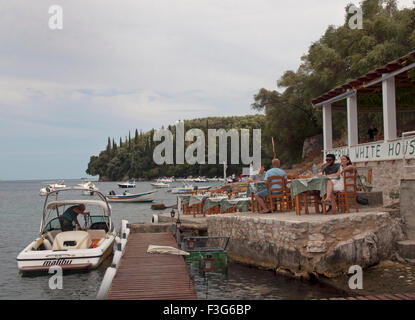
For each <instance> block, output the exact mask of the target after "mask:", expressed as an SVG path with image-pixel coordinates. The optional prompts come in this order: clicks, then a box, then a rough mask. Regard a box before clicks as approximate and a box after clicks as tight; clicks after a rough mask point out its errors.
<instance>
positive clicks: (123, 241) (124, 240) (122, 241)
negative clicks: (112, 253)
mask: <svg viewBox="0 0 415 320" xmlns="http://www.w3.org/2000/svg"><path fill="white" fill-rule="evenodd" d="M126 244H127V239H121V251H122V254H123V255H124V252H125V246H126Z"/></svg>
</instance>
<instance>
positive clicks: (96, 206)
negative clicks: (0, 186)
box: [17, 187, 116, 272]
mask: <svg viewBox="0 0 415 320" xmlns="http://www.w3.org/2000/svg"><path fill="white" fill-rule="evenodd" d="M83 190H84V189H81V188H76V187H73V188H64V189H60V190H55V191H52V192H49V193H48V194H47V195H46V199H45V204H44V206H43V213H42V219H41V224H40V233H39V236H38V237H37V238H36V239H35V240H34V241H32V242H31V243H30V244H29V245H28V246H27V247H26V248H24V249H23V250H22V251H21V252H20V253H19V255H18V256H17V266H18V269H19V271H21V272H33V271H48V270H49V268H50V267H51V266H55V265H57V266H60V267H62V269H64V270H88V269H94V268H96V267H98V266H99V265H100V264H101V262H102V261H103V260H104V259H105V258H106V257H108V256H109V255H110V254H111V252H112V249H113V244H114V241H115V238H116V233H115V231H114V226H113V224H112V221H111V206H110V204H109V203H108V201H107V200H106V198H105V196H104V195H103V194H101V193H100V192H99V191H95V195H96V196H97V197H98V199H97V200H59V196H60V195H61V194H62V193H64V195H62V198H63V197H64V196H65V199H67V198H68V194H70V193H71V191H74V192H76V193H77V194H79V191H83ZM80 204H84V205H85V206H86V208H87V210H86V211H87V212H90V213H88V214H87V215H86V216H84V219H83V220H84V221H81V220H82V219H80V217H81V215H79V216H78V219H79V220H78V221H79V223H80V224H81V226H82V230H78V229H76V228H75V224H74V223H72V227H71V226H69V228H68V227H67V226H66V227H62V225H63V224H61V223H63V222H64V220H65V217H63V212H64V211H65V210H66V209H67V208H68V207H70V206H74V205H80Z"/></svg>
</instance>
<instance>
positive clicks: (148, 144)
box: [86, 115, 271, 181]
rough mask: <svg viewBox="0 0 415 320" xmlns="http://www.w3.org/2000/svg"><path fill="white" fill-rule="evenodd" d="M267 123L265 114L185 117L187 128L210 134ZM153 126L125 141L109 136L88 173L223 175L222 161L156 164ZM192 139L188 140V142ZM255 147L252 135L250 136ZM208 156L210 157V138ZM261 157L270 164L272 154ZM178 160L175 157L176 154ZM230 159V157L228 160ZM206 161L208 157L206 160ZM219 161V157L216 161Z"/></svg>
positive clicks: (235, 168) (113, 176)
mask: <svg viewBox="0 0 415 320" xmlns="http://www.w3.org/2000/svg"><path fill="white" fill-rule="evenodd" d="M264 126H265V117H264V116H263V115H253V116H241V117H209V118H199V119H194V120H185V121H184V129H185V132H187V131H188V130H190V129H193V128H197V129H201V130H202V131H203V132H204V134H205V139H206V140H207V137H208V129H225V130H227V131H228V130H229V129H250V134H251V135H252V129H261V130H263V129H264ZM166 129H169V130H170V131H171V132H172V134H173V139H174V144H173V145H174V146H175V141H176V140H175V139H176V126H175V125H174V124H171V125H169V127H168V128H166ZM153 136H154V129H153V130H150V131H148V132H146V133H143V132H141V131H140V132H139V131H138V130H135V134H134V136H131V134H129V136H128V137H125V139H124V141H123V139H121V138H120V140H119V143H118V144H117V142H116V141H115V139H114V138H110V137H108V142H107V148H106V150H104V151H101V152H100V154H99V155H98V156H92V157H91V159H90V161H89V164H88V169H87V170H86V173H87V174H89V175H93V176H95V175H99V176H100V179H101V180H112V181H115V180H122V179H126V178H141V179H151V178H157V177H159V176H175V177H187V176H207V177H214V176H217V177H221V176H223V165H220V164H216V165H213V164H194V165H190V164H187V163H185V164H172V165H166V164H164V165H157V164H156V163H154V160H153V152H154V148H155V147H156V146H157V145H158V144H160V142H155V141H153ZM191 143H192V142H186V143H185V146H187V145H189V144H191ZM250 144H251V150H252V139H251V140H250ZM205 147H206V152H205V155H206V159H207V154H208V153H207V147H208V144H207V141H206V143H205ZM230 158H231V157H230V139H229V138H228V159H230ZM262 158H263V159H264V160H265V161H266V163H267V164H268V165H269V163H270V158H271V155H268V154H264V153H263V154H262ZM174 160H175V157H174ZM228 161H229V162H230V160H228ZM206 163H207V161H206ZM217 163H219V161H217ZM241 171H242V166H241V165H231V164H228V170H227V172H228V174H232V173H235V174H240V173H241Z"/></svg>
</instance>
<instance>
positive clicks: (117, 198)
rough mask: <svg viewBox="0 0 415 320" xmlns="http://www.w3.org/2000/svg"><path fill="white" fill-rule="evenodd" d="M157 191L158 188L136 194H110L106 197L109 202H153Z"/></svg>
mask: <svg viewBox="0 0 415 320" xmlns="http://www.w3.org/2000/svg"><path fill="white" fill-rule="evenodd" d="M156 193H157V190H151V191H146V192H141V193H135V194H132V193H129V192H124V194H108V195H107V196H106V198H107V201H108V202H152V201H153V200H154V198H155V196H156Z"/></svg>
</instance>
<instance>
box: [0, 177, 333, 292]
mask: <svg viewBox="0 0 415 320" xmlns="http://www.w3.org/2000/svg"><path fill="white" fill-rule="evenodd" d="M80 182H81V180H65V184H66V185H67V186H76V185H77V184H78V183H80ZM95 185H96V186H97V187H98V188H99V189H100V191H101V192H102V193H104V194H107V193H108V192H109V191H110V190H114V191H116V193H120V192H121V189H119V188H118V186H117V183H116V182H96V183H95ZM177 185H180V184H179V183H177ZM202 185H203V184H202ZM41 187H42V181H0V234H1V237H0V288H1V290H0V299H95V297H96V294H97V292H98V289H99V286H100V284H101V280H102V278H103V276H104V273H105V270H106V268H107V267H108V266H109V264H110V263H111V259H112V258H109V259H107V260H106V261H105V262H104V263H103V264H102V265H101V266H100V267H99V268H98V269H96V270H93V271H90V272H83V273H72V274H65V275H64V278H63V289H61V290H59V289H56V290H51V289H50V288H49V279H50V276H51V275H48V274H45V275H41V276H25V277H22V276H21V275H20V274H19V273H18V270H17V262H16V256H17V255H18V253H19V252H20V251H21V250H22V249H23V248H24V247H25V246H27V245H28V244H29V243H30V242H31V241H33V240H34V239H35V238H36V237H37V235H38V232H39V226H40V219H41V213H42V208H43V204H44V200H45V197H42V196H39V190H40V188H41ZM151 189H152V187H151V185H150V182H138V183H137V186H136V188H135V189H132V190H135V191H137V192H139V191H147V190H151ZM79 198H80V199H88V198H89V197H88V196H83V195H81V194H79ZM155 202H163V203H164V204H165V205H166V206H168V205H173V204H175V203H176V198H175V195H172V194H171V193H167V192H166V190H165V189H159V190H158V192H157V195H156V200H155ZM111 205H112V212H113V221H114V224H115V228H116V230H117V231H118V230H119V228H120V223H121V220H123V219H126V220H128V221H129V222H131V223H133V222H151V218H152V215H153V214H154V213H155V212H154V211H153V210H151V208H150V207H151V204H149V203H131V204H120V203H112V204H111ZM189 270H190V274H191V276H192V278H193V281H194V283H195V287H196V291H197V293H198V297H199V299H318V298H324V297H331V296H334V295H337V292H335V291H334V290H333V289H330V288H327V287H322V286H320V285H311V284H307V283H303V282H300V281H296V280H289V279H286V278H284V277H278V276H275V275H274V274H273V273H272V272H269V271H263V270H258V269H255V268H249V267H246V266H242V265H239V264H236V263H231V262H230V263H229V265H228V268H227V270H226V271H224V272H222V273H207V274H204V273H203V272H201V271H200V270H199V269H198V268H195V267H193V266H191V267H189Z"/></svg>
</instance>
